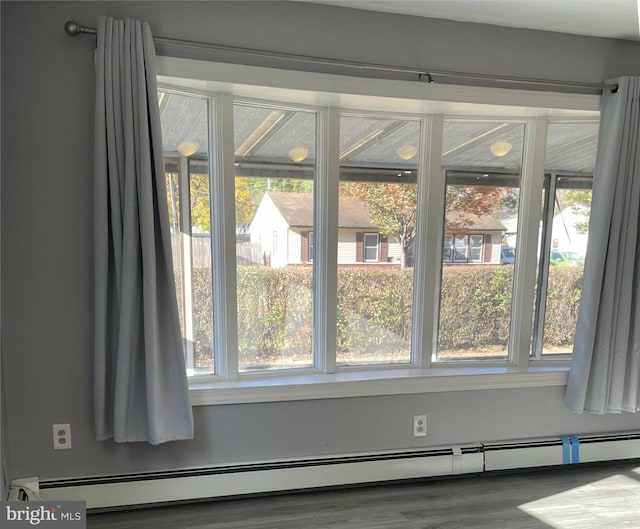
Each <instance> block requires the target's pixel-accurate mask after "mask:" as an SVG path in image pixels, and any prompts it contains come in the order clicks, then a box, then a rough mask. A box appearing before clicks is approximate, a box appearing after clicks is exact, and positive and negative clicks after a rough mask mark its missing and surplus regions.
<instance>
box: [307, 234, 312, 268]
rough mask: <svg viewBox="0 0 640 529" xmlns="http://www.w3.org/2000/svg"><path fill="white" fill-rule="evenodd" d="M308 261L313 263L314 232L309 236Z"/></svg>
mask: <svg viewBox="0 0 640 529" xmlns="http://www.w3.org/2000/svg"><path fill="white" fill-rule="evenodd" d="M306 255H307V261H309V262H310V263H313V232H312V231H310V232H308V234H307V254H306Z"/></svg>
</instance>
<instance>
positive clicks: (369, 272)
mask: <svg viewBox="0 0 640 529" xmlns="http://www.w3.org/2000/svg"><path fill="white" fill-rule="evenodd" d="M174 82H178V81H177V80H175V79H173V81H172V85H171V87H167V88H166V91H165V92H164V94H163V96H162V98H161V117H162V123H163V141H164V142H165V144H164V151H165V152H164V156H165V166H166V183H167V202H168V207H169V213H170V219H169V220H170V227H171V235H172V250H173V257H174V259H173V261H174V275H175V279H176V287H177V293H178V301H179V307H178V309H179V311H180V322H181V326H182V331H183V337H184V345H185V350H186V355H187V362H186V363H187V368H188V373H189V375H190V376H201V375H202V376H204V375H206V376H211V378H209V379H207V384H213V385H215V384H216V383H217V382H218V381H219V380H221V381H224V382H225V383H233V384H235V383H236V382H237V381H245V380H246V381H251V380H253V378H252V377H251V376H250V375H252V374H253V373H260V374H261V375H260V377H255V378H256V379H258V378H261V377H262V376H265V377H266V376H271V375H272V374H274V373H279V375H280V376H283V379H284V375H288V374H292V375H293V374H296V375H298V374H301V373H302V374H313V376H321V375H322V374H323V373H324V374H333V373H336V372H340V371H341V370H343V368H346V367H347V366H348V367H349V369H348V370H347V369H345V370H344V371H345V372H347V371H349V370H351V371H353V370H360V369H362V370H365V369H366V368H367V367H368V366H374V367H376V368H378V369H379V368H380V367H381V366H385V365H389V364H403V365H405V366H406V367H408V368H412V369H413V368H416V370H417V371H420V370H422V369H424V370H425V371H424V374H425V376H427V375H428V374H429V371H428V368H429V367H431V366H433V365H442V364H443V363H447V365H451V366H453V367H455V366H464V365H469V364H468V363H467V362H468V361H473V362H474V364H473V365H487V364H486V362H489V364H488V365H491V366H503V367H509V366H513V365H515V366H517V367H525V368H526V366H527V365H529V363H532V362H535V361H536V360H544V359H546V358H549V357H550V356H551V355H556V357H555V358H554V361H556V360H558V359H560V360H561V359H562V357H561V356H558V355H561V354H564V353H566V352H568V351H570V349H571V346H572V341H573V334H572V332H574V331H573V328H574V325H575V319H576V315H577V312H578V305H579V298H580V292H581V278H582V275H581V273H582V267H583V264H584V249H585V248H586V241H587V236H588V215H589V212H588V210H589V206H590V200H591V195H590V193H591V191H590V189H591V177H592V175H591V172H590V171H589V170H586V169H585V168H589V167H593V166H594V164H595V161H594V160H595V150H596V143H597V129H598V124H597V122H596V121H595V120H594V118H593V117H594V116H596V115H597V113H596V111H589V112H590V114H588V113H585V115H584V119H583V120H582V121H580V120H576V121H575V122H571V121H569V120H568V119H567V118H566V117H564V114H562V108H564V107H562V106H560V105H561V103H562V101H564V99H558V101H560V102H559V103H558V102H555V101H556V100H555V99H554V100H553V101H554V103H553V104H550V105H549V107H548V108H556V109H558V114H557V115H562V116H563V120H562V121H560V120H558V121H554V118H552V117H545V116H541V117H536V118H526V117H525V118H513V117H512V116H514V115H521V116H526V115H530V114H528V113H527V111H526V108H525V107H524V106H523V107H522V112H520V113H518V112H516V113H514V112H513V105H510V106H509V108H505V111H504V117H499V116H500V106H499V105H498V104H497V103H495V102H494V103H492V105H493V106H492V112H494V113H493V114H492V115H494V116H498V117H495V118H493V117H492V118H491V119H487V118H485V117H483V115H486V114H485V112H486V109H484V108H479V109H478V113H477V115H470V113H471V114H473V109H474V105H473V104H465V105H464V106H459V107H456V105H455V103H451V105H453V106H451V108H453V109H457V110H456V111H455V112H453V111H452V112H453V113H451V114H447V116H448V117H446V118H443V117H442V115H441V114H440V113H435V114H433V115H429V114H421V113H420V112H424V109H425V108H430V107H429V106H428V105H426V103H425V105H422V104H420V105H413V103H411V100H410V99H406V100H400V99H394V94H392V93H389V94H388V99H389V101H388V102H386V103H385V105H389V108H386V107H385V111H384V112H382V111H379V110H377V109H375V108H373V109H372V110H371V111H367V110H366V109H365V108H364V106H366V104H367V101H368V100H367V99H366V98H363V99H362V106H363V108H360V107H358V110H357V111H355V110H345V109H340V108H336V107H328V108H325V107H317V108H315V107H312V106H310V105H309V106H306V105H307V103H305V104H298V103H294V102H288V103H287V102H283V101H264V102H263V101H261V100H260V93H261V92H260V90H261V89H260V88H259V87H257V86H253V85H251V86H250V85H249V84H246V85H243V87H244V88H243V92H242V97H240V96H235V95H233V94H231V93H227V92H226V91H225V92H224V93H207V92H206V90H193V91H192V92H189V90H188V89H187V88H185V89H184V93H179V92H178V91H177V89H176V85H175V84H174ZM225 86H227V85H225ZM229 86H234V85H233V84H231V85H229ZM296 90H297V91H296ZM296 90H293V89H290V90H289V89H287V90H283V91H282V92H279V91H275V90H266V89H265V92H264V93H265V94H266V93H269V94H275V93H277V94H279V95H278V97H283V98H284V97H290V98H291V101H294V100H295V101H305V102H309V101H313V100H314V99H313V98H312V97H306V96H308V95H309V94H313V92H310V91H309V92H308V93H307V92H303V91H302V90H300V89H299V88H298V89H296ZM289 92H291V93H289ZM293 92H296V94H298V92H301V94H302V95H305V97H302V95H301V94H298V95H297V96H296V97H294V95H295V94H294V95H292V94H293ZM395 97H396V98H397V96H395ZM513 97H514V98H515V96H513ZM518 97H521V96H518ZM540 97H542V98H543V99H544V98H545V97H551V96H548V95H543V96H540ZM243 98H246V99H243ZM578 99H579V100H580V98H578ZM339 100H340V99H339V98H337V99H336V101H339ZM376 101H377V100H376ZM385 101H386V100H385ZM513 101H517V99H514V100H513ZM374 103H375V101H373V102H372V103H371V104H372V106H375V104H374ZM505 104H506V103H505ZM296 105H297V106H296ZM394 105H395V106H394ZM412 105H413V106H412ZM516 106H517V105H516ZM391 107H393V108H391ZM410 108H413V109H414V113H411V110H408V109H410ZM536 108H538V107H536ZM539 108H547V107H546V106H544V107H542V106H540V107H539ZM572 108H574V110H572V114H571V115H577V113H578V111H577V110H576V109H575V108H579V106H578V104H577V103H575V102H574V100H573V99H572ZM462 112H464V113H465V114H464V115H463V114H462ZM550 114H553V113H551V112H550ZM589 119H590V120H589ZM538 121H539V122H540V123H542V124H543V126H542V127H541V128H536V126H537V125H536V123H538ZM534 125H536V126H534ZM547 130H548V132H547ZM209 131H213V132H215V134H214V133H213V132H212V133H211V136H210V132H209ZM319 131H320V133H319ZM533 131H537V132H536V133H535V134H533ZM545 134H546V135H547V137H546V138H545V140H546V143H545V141H542V142H541V138H544V137H545ZM186 139H188V140H189V141H186ZM187 143H191V147H194V146H195V148H194V149H183V148H182V147H185V145H183V144H187ZM421 146H423V147H421ZM427 147H428V150H427V152H426V153H422V154H421V153H420V149H422V148H424V149H427ZM569 147H571V149H569ZM210 149H211V151H212V152H209V150H210ZM427 154H428V155H427ZM521 188H522V189H523V193H522V194H521V193H520V189H521ZM524 190H526V193H525V192H524ZM355 203H358V204H360V207H359V208H354V207H353V205H354V204H355ZM541 203H542V204H543V205H544V214H542V213H541V211H540V210H541V208H540V205H541ZM362 205H364V208H365V209H366V211H363V210H362ZM336 206H337V207H336ZM314 207H317V211H314ZM541 221H543V222H542V224H541V225H542V230H541V232H542V233H541V234H539V233H538V230H537V226H538V225H540V223H541ZM315 223H317V225H316V224H315ZM247 226H248V228H246V227H247ZM522 226H526V227H527V229H522ZM534 227H535V228H534ZM380 232H383V233H385V234H388V235H387V236H382V235H380ZM298 234H300V236H298ZM316 234H319V236H318V244H317V245H316V244H315V235H316ZM354 237H355V240H356V244H355V246H354ZM501 238H502V240H501ZM503 245H504V246H508V247H509V248H513V249H514V250H515V255H516V256H517V260H518V263H516V265H517V266H503V265H502V266H501V265H500V250H501V247H502V246H503ZM234 246H235V248H236V253H235V256H234V255H233V251H231V254H230V252H229V249H233V248H234ZM554 246H555V248H554V250H555V251H556V252H558V253H559V254H560V256H561V259H560V258H558V259H552V258H551V248H552V247H554ZM278 248H280V250H282V251H281V252H278ZM285 249H286V252H285V251H284V250H285ZM440 249H442V256H441V259H440V260H439V257H438V253H439V250H440ZM276 253H277V255H276ZM285 253H286V254H287V255H286V256H285V255H284V254H285ZM281 254H282V255H281ZM354 254H355V255H354ZM267 257H270V259H268V258H267ZM280 261H282V262H280ZM300 263H309V264H308V265H305V266H295V265H299V264H300ZM362 263H367V265H366V266H365V265H363V264H362ZM370 263H371V264H373V263H380V266H372V265H370ZM383 263H384V266H383V265H382V264H383ZM444 263H446V266H445V265H444ZM454 263H483V265H482V266H455V265H454ZM356 264H358V265H359V266H354V265H356ZM276 267H279V268H277V269H276ZM515 269H517V270H518V273H517V274H514V270H515ZM536 282H537V287H536ZM534 287H535V288H534ZM534 307H535V308H534ZM513 322H517V323H518V325H515V324H513ZM532 327H534V330H533V331H532V330H531V328H532ZM513 330H517V332H512V331H513ZM532 343H533V344H534V345H533V349H532V346H531V344H532ZM564 358H566V355H565V357H564ZM565 365H566V363H565ZM387 371H388V372H389V373H391V372H392V371H393V370H392V369H385V370H384V372H385V373H387ZM402 371H403V370H396V371H395V372H396V373H401V372H402ZM404 371H407V370H404ZM412 372H413V371H412ZM420 372H422V371H420ZM214 375H215V377H214ZM385 376H387V375H385ZM389 376H390V377H393V376H394V375H393V374H390V375H389ZM398 376H401V375H398ZM287 380H292V381H293V380H294V379H293V378H291V379H287ZM323 382H324V379H323ZM243 383H244V382H243ZM278 383H279V384H280V381H279V382H278ZM291 383H295V382H291ZM265 385H268V384H265ZM328 386H330V384H328Z"/></svg>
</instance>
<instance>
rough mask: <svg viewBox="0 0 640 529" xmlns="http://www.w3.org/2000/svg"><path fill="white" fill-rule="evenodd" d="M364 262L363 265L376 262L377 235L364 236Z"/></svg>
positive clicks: (367, 234) (366, 234)
mask: <svg viewBox="0 0 640 529" xmlns="http://www.w3.org/2000/svg"><path fill="white" fill-rule="evenodd" d="M364 261H365V263H377V262H378V234H377V233H365V234H364Z"/></svg>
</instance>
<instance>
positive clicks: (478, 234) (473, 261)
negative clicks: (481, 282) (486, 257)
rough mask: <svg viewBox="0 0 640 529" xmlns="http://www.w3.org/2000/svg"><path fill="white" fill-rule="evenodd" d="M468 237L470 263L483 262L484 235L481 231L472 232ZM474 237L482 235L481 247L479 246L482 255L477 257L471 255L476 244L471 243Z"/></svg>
mask: <svg viewBox="0 0 640 529" xmlns="http://www.w3.org/2000/svg"><path fill="white" fill-rule="evenodd" d="M468 237H469V250H468V252H469V262H470V263H481V262H482V261H483V259H482V250H483V249H484V235H482V234H481V233H470V234H469V235H468ZM473 237H480V247H479V250H480V256H479V257H478V258H477V259H473V258H472V256H471V250H472V249H473V248H474V246H472V245H471V239H472V238H473Z"/></svg>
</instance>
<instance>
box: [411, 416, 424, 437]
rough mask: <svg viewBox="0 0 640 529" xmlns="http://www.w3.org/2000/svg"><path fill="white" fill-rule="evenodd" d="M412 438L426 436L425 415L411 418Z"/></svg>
mask: <svg viewBox="0 0 640 529" xmlns="http://www.w3.org/2000/svg"><path fill="white" fill-rule="evenodd" d="M413 436H414V437H426V436H427V416H426V415H414V416H413Z"/></svg>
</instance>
